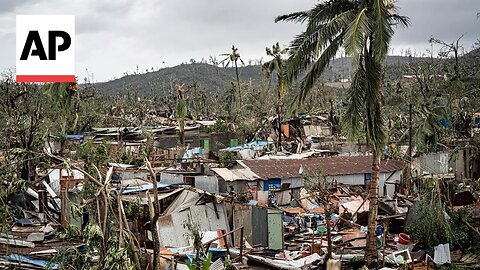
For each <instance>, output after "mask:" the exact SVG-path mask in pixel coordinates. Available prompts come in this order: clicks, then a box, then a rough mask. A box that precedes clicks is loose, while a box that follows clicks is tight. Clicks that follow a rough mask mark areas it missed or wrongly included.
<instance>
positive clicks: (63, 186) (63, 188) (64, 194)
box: [60, 169, 70, 228]
mask: <svg viewBox="0 0 480 270" xmlns="http://www.w3.org/2000/svg"><path fill="white" fill-rule="evenodd" d="M69 180H70V179H69V177H68V176H66V177H62V169H60V198H61V200H62V203H61V207H60V208H61V213H60V219H61V224H62V227H63V228H66V227H68V225H70V204H69V203H68V186H69V183H68V182H69Z"/></svg>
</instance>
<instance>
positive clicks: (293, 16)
mask: <svg viewBox="0 0 480 270" xmlns="http://www.w3.org/2000/svg"><path fill="white" fill-rule="evenodd" d="M307 19H308V11H299V12H294V13H290V14H286V15H280V16H278V17H276V18H275V22H276V23H277V22H280V21H285V22H295V23H303V22H305V21H306V20H307Z"/></svg>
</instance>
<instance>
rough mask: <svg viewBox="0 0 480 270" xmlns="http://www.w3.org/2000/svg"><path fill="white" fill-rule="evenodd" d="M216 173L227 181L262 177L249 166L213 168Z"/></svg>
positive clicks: (250, 179)
mask: <svg viewBox="0 0 480 270" xmlns="http://www.w3.org/2000/svg"><path fill="white" fill-rule="evenodd" d="M211 169H212V171H214V172H215V173H216V174H218V175H219V176H220V177H221V178H223V180H225V181H236V180H248V181H252V180H256V179H260V177H259V176H258V175H256V174H255V173H253V172H252V171H251V170H250V169H248V168H241V169H228V168H211Z"/></svg>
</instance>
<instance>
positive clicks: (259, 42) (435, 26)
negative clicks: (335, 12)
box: [0, 0, 480, 81]
mask: <svg viewBox="0 0 480 270" xmlns="http://www.w3.org/2000/svg"><path fill="white" fill-rule="evenodd" d="M315 3H316V1H314V0H236V1H233V0H216V1H213V0H158V1H157V0H68V1H65V0H0V70H1V71H4V70H6V69H8V68H14V66H15V15H16V14H74V15H76V32H77V33H76V75H77V76H78V77H79V79H83V78H84V77H86V75H87V71H86V69H88V72H89V73H93V74H94V80H95V81H105V80H109V79H112V78H114V77H117V78H118V77H121V76H122V74H123V73H124V72H128V73H132V72H134V71H135V70H136V66H137V65H138V66H139V70H143V71H145V69H147V68H148V69H150V68H151V67H154V68H157V67H164V66H175V65H177V64H179V63H181V62H185V61H187V62H188V61H189V60H190V59H192V58H193V59H196V60H201V59H202V58H205V59H208V58H209V57H210V56H215V57H217V59H219V60H221V59H222V57H221V56H219V54H222V53H228V52H229V51H230V48H231V46H232V45H233V44H234V45H235V46H236V47H238V48H239V52H240V54H241V57H242V58H243V59H244V60H248V59H259V58H261V57H264V56H265V47H266V46H271V45H272V44H274V43H275V42H277V41H278V42H280V44H283V45H287V44H288V43H289V41H290V40H291V39H292V37H293V36H294V35H295V34H297V33H299V32H300V31H301V30H302V29H303V26H302V25H295V24H293V23H274V22H273V19H274V18H275V17H276V16H277V15H281V14H285V13H290V12H293V11H298V10H304V9H308V8H310V7H312V6H313V5H314V4H315ZM398 5H399V6H400V7H401V13H402V14H403V15H406V16H409V17H410V19H411V23H412V25H411V26H410V28H407V29H399V30H397V32H396V35H395V38H394V40H393V43H392V47H393V48H394V49H393V53H394V54H400V51H401V50H402V49H406V48H411V49H412V51H417V52H424V51H425V49H427V48H430V45H429V43H428V39H429V38H430V37H431V36H434V37H437V38H439V39H442V40H446V41H449V42H451V41H453V40H456V39H457V38H458V37H460V36H461V35H464V37H463V38H462V40H461V41H462V42H463V44H464V46H465V49H466V50H467V51H468V50H470V49H471V46H472V44H473V42H474V41H475V40H476V39H478V38H480V19H477V13H478V12H480V0H453V1H452V0H398ZM264 59H267V58H265V57H264ZM163 63H164V64H163Z"/></svg>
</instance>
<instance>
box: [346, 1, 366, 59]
mask: <svg viewBox="0 0 480 270" xmlns="http://www.w3.org/2000/svg"><path fill="white" fill-rule="evenodd" d="M371 27H372V26H371V22H370V19H369V18H368V15H367V8H366V7H365V8H362V9H361V10H360V11H359V12H358V13H357V15H356V17H355V19H354V20H353V21H352V22H351V24H350V25H349V26H348V29H347V31H346V33H345V43H344V44H345V52H346V53H347V54H348V55H350V56H353V57H354V58H355V57H357V56H358V55H359V54H360V53H361V52H362V50H363V47H364V44H365V40H366V37H367V36H368V35H369V34H370V31H371Z"/></svg>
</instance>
